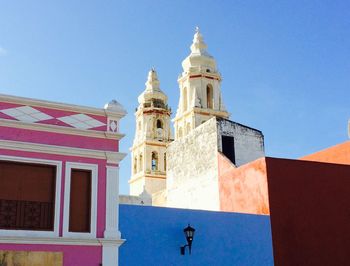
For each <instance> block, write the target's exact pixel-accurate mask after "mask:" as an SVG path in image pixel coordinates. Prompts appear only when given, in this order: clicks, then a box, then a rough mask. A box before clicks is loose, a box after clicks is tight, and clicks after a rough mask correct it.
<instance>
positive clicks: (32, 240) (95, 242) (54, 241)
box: [0, 236, 125, 246]
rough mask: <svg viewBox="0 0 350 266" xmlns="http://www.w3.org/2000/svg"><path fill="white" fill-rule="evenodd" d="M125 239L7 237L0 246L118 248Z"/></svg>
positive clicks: (2, 239)
mask: <svg viewBox="0 0 350 266" xmlns="http://www.w3.org/2000/svg"><path fill="white" fill-rule="evenodd" d="M124 242H125V239H106V238H92V239H89V238H63V237H8V236H1V237H0V243H2V244H48V245H79V246H80V245H81V246H104V245H116V246H120V245H121V244H123V243H124Z"/></svg>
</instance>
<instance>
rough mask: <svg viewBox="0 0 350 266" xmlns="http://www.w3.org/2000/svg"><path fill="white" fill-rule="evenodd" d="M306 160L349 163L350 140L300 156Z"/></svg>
mask: <svg viewBox="0 0 350 266" xmlns="http://www.w3.org/2000/svg"><path fill="white" fill-rule="evenodd" d="M300 159H301V160H306V161H316V162H325V163H340V164H350V141H346V142H344V143H340V144H338V145H335V146H333V147H330V148H327V149H324V150H322V151H319V152H315V153H313V154H310V155H307V156H304V157H301V158H300Z"/></svg>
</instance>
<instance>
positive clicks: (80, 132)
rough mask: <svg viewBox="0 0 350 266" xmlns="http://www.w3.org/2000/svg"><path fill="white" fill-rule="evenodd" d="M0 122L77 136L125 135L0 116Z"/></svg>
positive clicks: (107, 137) (115, 136) (10, 125)
mask: <svg viewBox="0 0 350 266" xmlns="http://www.w3.org/2000/svg"><path fill="white" fill-rule="evenodd" d="M0 122H1V126H6V127H13V128H21V129H29V130H37V131H45V132H53V133H61V134H68V135H77V136H84V137H92V138H104V139H115V140H120V139H122V138H123V137H124V136H125V134H120V133H117V132H111V131H109V132H105V131H97V130H91V129H90V130H86V129H79V128H73V127H65V126H56V125H50V124H39V123H29V122H24V121H17V120H9V119H4V118H0Z"/></svg>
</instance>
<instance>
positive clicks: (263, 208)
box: [218, 153, 270, 214]
mask: <svg viewBox="0 0 350 266" xmlns="http://www.w3.org/2000/svg"><path fill="white" fill-rule="evenodd" d="M218 154H219V155H218V166H219V195H220V210H221V211H229V212H241V213H251V214H269V213H270V210H269V200H268V189H267V177H266V163H265V158H261V159H258V160H255V161H253V162H251V163H248V164H245V165H242V166H240V167H239V168H236V167H235V166H234V165H233V164H232V163H231V161H230V160H229V159H227V158H226V156H225V155H223V154H221V153H218Z"/></svg>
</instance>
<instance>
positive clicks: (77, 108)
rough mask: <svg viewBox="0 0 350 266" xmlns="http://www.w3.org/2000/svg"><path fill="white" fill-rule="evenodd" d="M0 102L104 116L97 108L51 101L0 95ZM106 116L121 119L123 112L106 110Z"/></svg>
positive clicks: (101, 110) (104, 112) (104, 113)
mask: <svg viewBox="0 0 350 266" xmlns="http://www.w3.org/2000/svg"><path fill="white" fill-rule="evenodd" d="M0 101H4V102H9V103H15V104H23V105H30V106H38V107H46V108H51V109H58V110H65V111H73V112H77V113H85V114H93V115H102V116H106V111H105V110H104V109H102V108H101V109H99V108H94V107H87V106H81V105H75V104H66V103H59V102H51V101H45V100H38V99H32V98H25V97H19V96H12V95H6V94H0ZM108 115H111V116H114V117H118V118H122V117H124V116H125V112H118V111H113V110H108Z"/></svg>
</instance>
